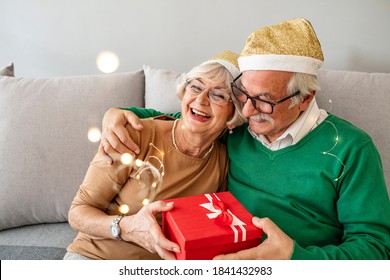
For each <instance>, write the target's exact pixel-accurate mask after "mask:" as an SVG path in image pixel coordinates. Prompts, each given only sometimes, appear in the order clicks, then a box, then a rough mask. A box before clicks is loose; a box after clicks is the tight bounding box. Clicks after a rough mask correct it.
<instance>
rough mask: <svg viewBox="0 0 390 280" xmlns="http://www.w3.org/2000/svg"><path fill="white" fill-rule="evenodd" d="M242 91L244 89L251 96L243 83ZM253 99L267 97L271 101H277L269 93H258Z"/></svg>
mask: <svg viewBox="0 0 390 280" xmlns="http://www.w3.org/2000/svg"><path fill="white" fill-rule="evenodd" d="M241 89H243V90H244V91H245V92H246V93H247V94H249V93H248V91H247V90H246V88H245V86H244V85H243V84H242V83H241ZM253 97H266V98H268V99H269V100H276V99H275V98H274V97H273V96H272V95H271V94H270V93H269V92H262V93H258V94H255V95H254V96H253Z"/></svg>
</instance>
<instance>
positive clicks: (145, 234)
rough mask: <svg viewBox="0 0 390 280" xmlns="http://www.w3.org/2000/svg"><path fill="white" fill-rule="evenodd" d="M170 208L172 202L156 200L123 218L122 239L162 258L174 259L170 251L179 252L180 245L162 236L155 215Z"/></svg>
mask: <svg viewBox="0 0 390 280" xmlns="http://www.w3.org/2000/svg"><path fill="white" fill-rule="evenodd" d="M172 208H173V202H170V203H165V202H163V201H156V202H153V203H150V204H148V205H146V206H144V207H142V209H141V210H140V211H139V212H138V213H137V214H135V215H132V216H127V217H125V218H123V219H122V221H121V227H122V230H123V233H122V236H121V237H122V239H123V240H125V241H131V242H135V243H137V244H138V245H141V246H142V247H144V248H145V249H146V250H148V251H149V252H151V253H157V254H158V255H159V256H160V257H161V258H162V259H166V260H175V259H176V258H175V255H174V253H172V252H177V253H178V252H180V247H179V245H177V244H176V243H174V242H172V241H170V240H168V239H167V238H166V237H165V236H164V234H163V233H162V231H161V227H160V225H159V224H158V223H157V220H156V217H155V216H156V214H157V213H159V212H163V211H169V210H171V209H172Z"/></svg>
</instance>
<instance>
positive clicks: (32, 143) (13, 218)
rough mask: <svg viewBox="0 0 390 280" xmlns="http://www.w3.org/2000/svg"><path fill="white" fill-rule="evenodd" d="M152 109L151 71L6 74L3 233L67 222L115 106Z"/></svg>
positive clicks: (1, 136)
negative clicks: (96, 135) (94, 132)
mask: <svg viewBox="0 0 390 280" xmlns="http://www.w3.org/2000/svg"><path fill="white" fill-rule="evenodd" d="M118 106H140V107H143V106H144V74H143V71H142V70H141V71H136V72H131V73H117V74H106V75H94V76H77V77H49V78H14V77H4V76H1V77H0V131H1V132H2V133H0V151H1V157H0V213H1V214H0V230H2V229H7V228H12V227H18V226H22V225H28V224H37V223H51V222H62V221H67V214H68V210H69V206H70V203H71V201H72V200H73V197H74V196H75V194H76V192H77V190H78V187H79V186H80V184H81V182H82V180H83V178H84V175H85V172H86V170H87V168H88V164H89V161H90V160H91V159H92V158H93V156H94V154H95V153H96V151H97V148H98V143H92V142H89V141H88V138H87V132H88V129H89V128H90V127H93V126H96V127H99V128H100V126H101V120H102V118H103V115H104V113H105V112H106V110H107V109H108V108H110V107H118Z"/></svg>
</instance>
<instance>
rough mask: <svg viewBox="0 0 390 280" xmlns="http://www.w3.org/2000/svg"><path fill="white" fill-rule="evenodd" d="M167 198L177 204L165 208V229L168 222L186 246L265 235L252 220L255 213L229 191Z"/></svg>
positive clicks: (215, 243)
mask: <svg viewBox="0 0 390 280" xmlns="http://www.w3.org/2000/svg"><path fill="white" fill-rule="evenodd" d="M166 201H167V202H169V201H174V203H175V204H174V208H173V209H172V210H171V211H168V212H163V231H166V230H167V229H166V227H167V224H169V227H170V230H171V231H172V232H173V233H174V235H175V237H176V239H177V242H178V243H179V245H180V246H181V247H182V248H185V249H186V250H188V249H192V248H202V247H208V246H217V245H221V244H229V243H237V242H244V241H246V240H251V239H255V238H258V239H260V238H261V237H262V235H263V231H262V230H261V229H259V228H257V227H256V226H254V225H253V224H252V217H253V216H252V215H251V214H250V213H249V211H248V210H246V209H245V207H244V206H243V205H242V204H241V203H240V202H239V201H238V200H237V199H236V198H235V197H234V196H233V195H232V194H231V193H230V192H219V193H212V194H204V195H198V196H191V197H183V198H175V199H168V200H166Z"/></svg>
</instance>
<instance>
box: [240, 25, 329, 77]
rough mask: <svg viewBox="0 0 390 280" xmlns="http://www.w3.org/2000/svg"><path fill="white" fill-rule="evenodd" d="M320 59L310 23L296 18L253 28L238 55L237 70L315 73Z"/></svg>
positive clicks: (314, 34) (316, 40) (320, 61)
mask: <svg viewBox="0 0 390 280" xmlns="http://www.w3.org/2000/svg"><path fill="white" fill-rule="evenodd" d="M323 61H324V56H323V54H322V50H321V44H320V42H319V41H318V39H317V36H316V33H315V31H314V29H313V27H312V25H311V24H310V22H309V21H308V20H306V19H300V18H298V19H292V20H287V21H284V22H282V23H280V24H276V25H271V26H266V27H264V28H261V29H258V30H256V31H255V32H253V33H252V34H251V35H249V37H248V39H247V41H246V45H245V47H244V49H243V51H242V52H241V55H240V57H239V58H238V64H239V67H240V70H241V72H243V71H248V70H277V71H287V72H298V73H307V74H312V75H317V74H318V70H319V68H320V67H321V66H322V63H323Z"/></svg>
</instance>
